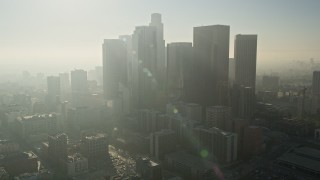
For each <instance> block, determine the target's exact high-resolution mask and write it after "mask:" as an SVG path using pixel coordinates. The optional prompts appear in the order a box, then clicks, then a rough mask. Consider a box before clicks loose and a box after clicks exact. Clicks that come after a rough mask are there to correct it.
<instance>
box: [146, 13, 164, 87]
mask: <svg viewBox="0 0 320 180" xmlns="http://www.w3.org/2000/svg"><path fill="white" fill-rule="evenodd" d="M149 26H151V27H156V51H157V55H156V56H157V61H156V66H157V72H156V74H157V77H158V83H159V84H160V88H163V86H164V83H165V77H166V61H165V40H164V39H163V23H162V19H161V14H159V13H153V14H151V22H150V24H149Z"/></svg>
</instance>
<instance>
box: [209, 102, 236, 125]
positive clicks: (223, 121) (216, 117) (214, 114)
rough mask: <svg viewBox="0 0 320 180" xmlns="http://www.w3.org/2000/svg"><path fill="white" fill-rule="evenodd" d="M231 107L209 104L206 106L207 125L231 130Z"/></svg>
mask: <svg viewBox="0 0 320 180" xmlns="http://www.w3.org/2000/svg"><path fill="white" fill-rule="evenodd" d="M231 113H232V111H231V107H227V106H211V107H207V108H206V123H207V127H217V128H219V129H222V130H225V131H231V130H232V118H231Z"/></svg>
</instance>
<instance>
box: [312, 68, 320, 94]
mask: <svg viewBox="0 0 320 180" xmlns="http://www.w3.org/2000/svg"><path fill="white" fill-rule="evenodd" d="M312 94H313V95H320V71H313V78H312Z"/></svg>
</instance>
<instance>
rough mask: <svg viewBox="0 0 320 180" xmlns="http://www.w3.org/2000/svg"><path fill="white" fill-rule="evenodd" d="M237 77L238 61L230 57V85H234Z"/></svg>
mask: <svg viewBox="0 0 320 180" xmlns="http://www.w3.org/2000/svg"><path fill="white" fill-rule="evenodd" d="M235 79H236V61H235V59H234V58H229V79H228V80H229V86H230V87H232V86H233V84H234V81H235Z"/></svg>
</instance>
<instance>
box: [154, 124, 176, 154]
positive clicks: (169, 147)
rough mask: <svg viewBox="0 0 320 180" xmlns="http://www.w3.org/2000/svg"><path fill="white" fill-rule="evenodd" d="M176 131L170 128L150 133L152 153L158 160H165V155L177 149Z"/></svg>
mask: <svg viewBox="0 0 320 180" xmlns="http://www.w3.org/2000/svg"><path fill="white" fill-rule="evenodd" d="M176 143H177V137H176V133H175V132H174V131H173V130H170V129H163V130H161V131H158V132H155V133H151V134H150V154H151V155H152V156H154V157H155V158H156V159H158V160H163V158H164V156H165V155H166V154H168V153H170V152H173V151H174V150H175V149H176Z"/></svg>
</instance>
